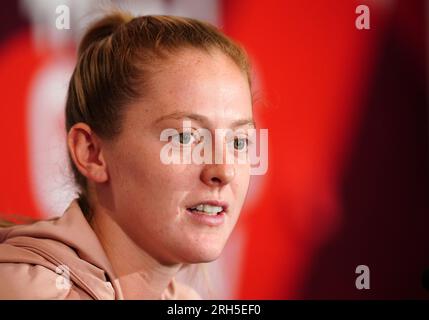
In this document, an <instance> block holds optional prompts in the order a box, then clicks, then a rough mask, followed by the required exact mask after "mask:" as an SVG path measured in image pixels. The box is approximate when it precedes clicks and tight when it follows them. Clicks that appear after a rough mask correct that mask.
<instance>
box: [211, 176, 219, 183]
mask: <svg viewBox="0 0 429 320" xmlns="http://www.w3.org/2000/svg"><path fill="white" fill-rule="evenodd" d="M210 180H211V182H213V183H216V184H220V183H221V182H222V181H221V180H220V179H219V178H217V177H213V178H211V179H210Z"/></svg>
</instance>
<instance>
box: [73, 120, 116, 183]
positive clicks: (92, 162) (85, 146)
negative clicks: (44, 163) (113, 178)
mask: <svg viewBox="0 0 429 320" xmlns="http://www.w3.org/2000/svg"><path fill="white" fill-rule="evenodd" d="M67 145H68V149H69V152H70V156H71V158H72V160H73V162H74V164H75V166H76V168H77V169H78V170H79V172H80V173H81V174H82V175H84V176H85V177H86V178H87V179H89V180H91V181H94V182H97V183H103V182H106V181H107V180H108V174H107V165H106V161H105V159H104V156H103V152H102V145H101V140H100V139H99V138H98V137H97V135H96V134H95V132H94V131H92V130H91V128H90V127H89V126H88V125H87V124H86V123H83V122H79V123H76V124H75V125H74V126H73V127H71V129H70V130H69V132H68V136H67Z"/></svg>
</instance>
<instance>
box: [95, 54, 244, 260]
mask: <svg viewBox="0 0 429 320" xmlns="http://www.w3.org/2000/svg"><path fill="white" fill-rule="evenodd" d="M162 66H163V67H162V69H161V70H160V71H158V72H156V73H155V74H154V75H153V77H152V78H151V85H150V90H148V92H147V93H146V94H145V96H144V97H143V99H142V101H139V102H136V103H134V104H133V105H130V106H127V109H126V112H125V114H124V119H123V123H122V131H121V133H120V134H119V136H118V137H116V138H115V139H114V140H113V141H104V142H103V144H104V146H103V150H104V151H103V152H104V156H105V159H106V163H107V170H108V175H109V181H108V183H107V186H106V188H107V192H106V194H109V196H110V197H111V199H110V202H111V203H112V204H113V206H114V208H115V210H114V216H113V219H114V220H115V221H116V222H117V223H118V224H119V225H120V226H121V228H122V229H123V230H124V231H125V232H126V233H127V234H128V235H129V236H130V237H131V238H132V239H133V240H134V242H135V243H136V244H137V245H138V246H139V247H141V248H142V249H144V250H145V251H146V252H148V253H149V254H151V255H152V256H153V257H155V258H156V259H157V260H158V261H162V262H163V263H166V264H174V263H199V262H208V261H212V260H214V259H216V258H217V257H218V256H219V255H220V253H221V252H222V249H223V248H224V246H225V243H226V241H227V239H228V237H229V236H230V234H231V232H232V230H233V228H234V226H235V224H236V222H237V219H238V217H239V215H240V210H241V208H242V205H243V202H244V200H245V197H246V193H247V189H248V186H249V178H250V174H249V173H250V166H249V165H248V164H220V165H219V164H201V165H197V164H175V165H172V164H170V165H165V164H163V163H162V162H161V161H160V151H161V148H162V147H163V146H164V145H165V143H166V142H163V141H160V133H161V131H162V130H164V129H166V128H175V129H177V130H180V129H181V128H182V123H183V122H182V121H183V120H178V119H168V120H164V121H161V122H159V123H157V122H156V120H157V119H159V118H160V117H163V116H165V115H168V114H171V113H173V112H177V111H178V112H189V113H198V114H202V115H205V116H206V117H208V118H209V119H210V123H198V122H194V121H193V120H192V126H193V127H195V128H203V127H204V128H207V129H209V130H210V131H211V132H212V135H213V137H214V130H215V129H216V128H230V125H231V123H232V121H235V120H237V119H248V118H252V105H251V95H250V89H249V85H248V81H247V78H246V75H245V74H243V73H242V72H241V71H240V69H239V68H238V67H237V66H236V65H235V64H234V62H233V61H232V60H231V59H230V58H229V57H227V56H225V55H224V54H222V53H220V52H217V51H215V52H211V53H210V54H208V53H206V52H203V51H198V50H191V49H186V50H182V51H181V52H180V53H178V54H175V56H174V57H173V58H170V59H168V60H167V61H165V62H163V63H162ZM204 199H218V200H223V201H227V202H228V203H229V205H230V207H229V213H228V214H227V215H226V219H225V223H224V224H223V225H221V226H216V227H213V226H208V225H204V224H199V223H196V222H195V221H194V220H193V219H192V218H190V217H189V215H188V214H187V213H186V212H185V209H186V205H188V206H189V205H190V204H195V203H196V202H198V201H199V200H204Z"/></svg>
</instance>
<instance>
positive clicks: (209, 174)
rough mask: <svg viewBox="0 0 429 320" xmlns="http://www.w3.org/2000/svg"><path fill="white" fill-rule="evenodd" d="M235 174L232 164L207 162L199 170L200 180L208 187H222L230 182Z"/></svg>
mask: <svg viewBox="0 0 429 320" xmlns="http://www.w3.org/2000/svg"><path fill="white" fill-rule="evenodd" d="M234 176H235V167H234V165H232V164H207V165H205V166H204V169H203V171H202V172H201V180H202V181H203V182H204V183H205V184H206V185H208V186H210V187H222V186H224V185H226V184H228V183H230V182H231V181H232V180H233V179H234Z"/></svg>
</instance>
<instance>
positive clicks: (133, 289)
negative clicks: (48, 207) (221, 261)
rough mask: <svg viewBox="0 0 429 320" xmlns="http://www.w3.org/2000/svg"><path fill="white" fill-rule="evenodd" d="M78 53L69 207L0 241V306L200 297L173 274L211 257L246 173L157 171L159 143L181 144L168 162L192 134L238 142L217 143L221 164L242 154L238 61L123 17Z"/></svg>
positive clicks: (231, 218)
mask: <svg viewBox="0 0 429 320" xmlns="http://www.w3.org/2000/svg"><path fill="white" fill-rule="evenodd" d="M78 53H79V55H78V61H77V64H76V67H75V70H74V72H73V75H72V77H71V80H70V85H69V90H68V95H67V101H66V128H67V132H68V136H67V144H68V151H69V155H70V158H71V165H72V169H73V172H74V175H75V178H76V182H77V184H78V186H79V187H80V194H79V198H78V199H76V200H74V201H73V202H72V203H71V204H70V206H69V208H68V209H67V210H66V212H65V213H64V215H63V216H61V217H60V218H56V219H52V220H49V221H39V222H36V223H34V224H30V225H19V226H13V227H8V228H2V229H0V284H1V285H0V298H3V299H8V298H11V299H198V298H199V295H198V294H197V293H196V292H195V291H194V290H193V289H191V288H189V287H187V286H185V285H182V284H180V283H178V282H177V281H176V280H175V276H176V274H177V272H178V271H179V270H180V269H181V268H183V267H186V266H188V265H190V264H197V263H202V262H209V261H212V260H215V259H216V258H217V257H218V256H219V255H220V254H221V252H222V249H223V248H224V246H225V243H226V241H227V239H228V237H229V235H230V234H231V232H232V230H233V228H234V225H235V224H236V222H237V219H238V217H239V214H240V210H241V208H242V205H243V202H244V200H245V196H246V193H247V189H248V185H249V177H250V165H249V164H248V163H240V164H237V163H235V162H234V163H227V162H226V161H220V162H212V163H210V162H208V163H193V162H192V163H179V164H166V163H165V162H164V161H162V157H161V156H160V155H161V154H162V148H163V147H164V146H165V145H166V142H165V141H162V139H160V136H161V133H162V132H163V131H164V130H168V129H174V130H173V131H174V132H177V134H175V135H172V136H171V137H170V139H169V140H168V141H169V142H168V143H172V152H175V151H177V150H179V151H184V150H189V149H192V148H195V147H196V145H197V144H198V143H200V142H201V141H200V140H198V139H199V136H198V132H199V131H198V130H199V129H203V128H204V129H207V130H208V131H209V132H211V133H214V132H215V130H216V129H218V128H226V129H231V130H235V131H237V130H241V131H240V132H241V136H238V135H234V137H233V140H229V141H228V140H227V139H226V138H227V136H226V135H225V136H221V137H220V141H221V142H222V143H221V144H220V145H221V146H222V147H225V146H226V147H227V148H226V149H227V151H226V152H225V154H223V155H222V157H225V156H226V154H227V153H228V152H229V153H231V152H232V154H233V155H234V156H237V152H240V150H243V149H245V148H246V146H247V143H248V137H246V136H245V135H244V133H245V130H246V129H248V128H252V126H253V120H252V97H251V89H250V71H249V63H248V60H247V58H246V55H245V53H244V51H243V50H242V49H241V48H240V47H239V46H238V45H237V44H235V43H234V42H233V41H232V40H230V39H228V38H227V37H226V36H225V35H223V34H222V33H221V32H220V31H219V30H217V29H216V28H215V27H213V26H211V25H209V24H207V23H204V22H201V21H198V20H194V19H188V18H179V17H172V16H142V17H132V16H130V15H128V14H125V13H122V12H113V13H111V14H109V15H107V16H105V17H104V18H102V19H101V20H99V21H98V22H96V23H95V24H94V25H92V26H91V27H90V28H89V30H88V31H87V33H86V34H85V35H84V37H83V39H82V41H81V44H80V47H79V51H78ZM216 138H217V136H216ZM231 145H232V146H233V149H232V151H231V148H228V146H231ZM213 150H214V154H215V155H216V154H218V152H219V150H218V148H217V147H214V149H213ZM222 150H223V148H222ZM221 154H222V153H221ZM222 159H223V160H224V158H222ZM222 159H221V160H222Z"/></svg>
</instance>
